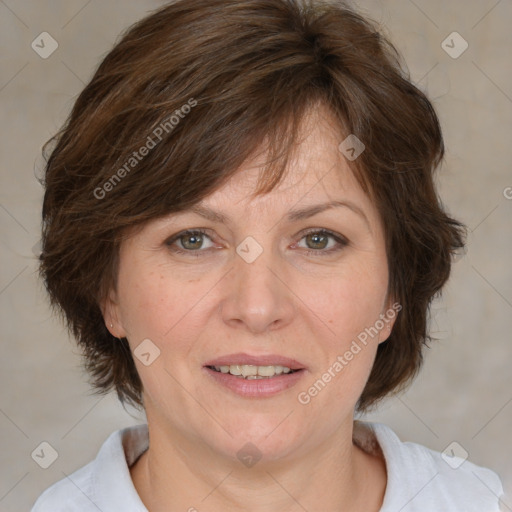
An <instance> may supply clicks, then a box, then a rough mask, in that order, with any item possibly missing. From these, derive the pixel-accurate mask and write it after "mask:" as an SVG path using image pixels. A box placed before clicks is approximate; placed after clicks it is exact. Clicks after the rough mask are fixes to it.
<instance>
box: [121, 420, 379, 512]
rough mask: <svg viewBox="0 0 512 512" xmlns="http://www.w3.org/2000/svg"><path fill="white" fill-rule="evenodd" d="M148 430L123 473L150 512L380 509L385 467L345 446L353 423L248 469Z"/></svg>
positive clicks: (183, 438)
mask: <svg viewBox="0 0 512 512" xmlns="http://www.w3.org/2000/svg"><path fill="white" fill-rule="evenodd" d="M148 424H149V425H150V427H149V437H150V447H149V449H148V450H147V451H146V452H145V453H144V454H143V455H142V456H141V457H140V459H139V460H138V461H137V463H136V464H135V465H134V466H132V468H131V469H130V471H131V475H132V479H133V482H134V485H135V488H136V489H137V491H138V493H139V495H140V497H141V499H142V501H143V503H144V504H145V506H146V508H147V509H148V510H149V511H150V512H159V511H164V510H165V511H167V510H184V511H190V512H195V511H201V510H205V509H207V510H210V511H219V512H220V511H223V512H225V511H235V510H236V511H238V510H245V511H247V512H257V511H258V512H259V511H261V510H265V511H268V512H277V511H279V512H295V511H301V512H302V511H304V510H307V511H309V512H316V511H320V510H322V511H323V510H340V511H341V510H343V511H344V512H352V511H354V512H355V511H362V510H364V511H365V512H373V511H378V510H379V509H380V506H381V504H382V500H383V496H384V491H385V483H386V473H385V471H386V470H385V463H384V461H383V460H382V459H381V458H380V457H376V456H372V455H369V454H366V453H365V452H363V451H362V450H360V449H359V448H358V447H356V446H355V445H354V444H353V443H352V431H353V430H352V429H353V423H352V421H350V422H347V424H346V425H345V426H344V427H343V428H340V429H339V430H337V431H336V432H334V433H333V434H332V436H330V437H329V438H328V439H326V440H325V441H324V442H323V443H322V444H321V445H317V446H315V448H314V449H311V450H309V451H307V452H303V453H300V455H293V456H292V455H290V456H288V457H284V458H282V459H277V460H264V459H262V460H260V461H258V462H257V463H256V464H255V465H254V466H252V467H244V465H243V464H241V463H240V461H239V460H238V459H236V458H235V459H233V458H228V457H223V456H221V455H219V454H218V453H216V452H214V451H213V450H212V449H211V448H210V447H208V446H205V445H202V444H201V442H200V440H197V439H191V438H189V437H187V436H186V435H185V436H184V435H180V434H179V433H178V432H172V435H170V433H169V431H168V430H164V429H161V428H159V426H158V423H156V426H154V425H155V423H153V422H148ZM155 447H158V448H155Z"/></svg>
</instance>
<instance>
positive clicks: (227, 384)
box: [203, 358, 306, 398]
mask: <svg viewBox="0 0 512 512" xmlns="http://www.w3.org/2000/svg"><path fill="white" fill-rule="evenodd" d="M285 359H286V358H285ZM219 361H225V359H219ZM288 361H290V360H289V359H288ZM208 366H219V365H217V364H215V365H208ZM208 366H204V367H203V371H205V372H206V374H207V376H208V377H210V378H211V379H213V381H214V382H215V383H217V384H219V385H221V386H222V387H224V388H227V389H228V390H230V391H231V392H233V393H235V394H236V395H238V396H241V397H244V398H267V397H271V396H274V395H277V394H278V393H281V392H283V391H285V390H287V389H289V388H291V387H292V386H294V385H295V384H297V382H298V381H299V380H300V379H302V377H303V376H304V374H305V373H306V370H305V369H300V370H297V371H295V372H293V373H287V374H281V375H275V376H274V377H269V378H267V379H253V380H246V379H242V378H240V377H236V376H235V375H231V374H230V373H221V372H217V371H215V370H212V369H211V368H208ZM261 366H263V364H262V365H261ZM284 366H286V365H284Z"/></svg>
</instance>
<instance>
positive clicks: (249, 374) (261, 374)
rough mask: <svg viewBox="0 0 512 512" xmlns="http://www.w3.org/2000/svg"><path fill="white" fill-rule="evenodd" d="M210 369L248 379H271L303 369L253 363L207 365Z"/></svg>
mask: <svg viewBox="0 0 512 512" xmlns="http://www.w3.org/2000/svg"><path fill="white" fill-rule="evenodd" d="M207 368H209V369H210V370H213V371H216V372H219V373H229V374H230V375H233V376H234V377H238V378H240V379H246V380H257V379H271V378H272V377H274V376H275V375H283V374H284V375H288V374H290V373H295V372H300V371H301V370H300V369H298V370H292V369H291V368H289V367H288V366H281V365H275V366H274V365H272V366H268V365H266V366H255V365H252V364H231V365H221V366H207Z"/></svg>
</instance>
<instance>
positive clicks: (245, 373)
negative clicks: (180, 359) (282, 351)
mask: <svg viewBox="0 0 512 512" xmlns="http://www.w3.org/2000/svg"><path fill="white" fill-rule="evenodd" d="M203 368H204V370H205V371H206V373H207V374H208V376H209V377H210V378H212V379H213V381H214V382H215V383H216V384H218V385H220V386H221V387H223V388H225V389H228V390H229V391H230V392H234V393H235V394H237V395H238V396H242V397H245V398H264V397H270V396H273V395H276V394H278V393H280V392H282V391H285V390H287V389H289V388H291V387H292V386H294V385H295V384H296V383H297V382H298V381H299V380H300V379H301V378H302V376H303V375H304V374H305V373H306V371H307V368H306V367H305V366H304V365H303V364H302V363H300V362H298V361H296V360H294V359H290V358H287V357H282V356H277V355H266V356H251V355H248V354H232V355H230V356H225V357H221V358H218V359H215V360H213V361H208V362H207V363H206V364H205V365H204V367H203Z"/></svg>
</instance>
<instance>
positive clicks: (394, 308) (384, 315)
mask: <svg viewBox="0 0 512 512" xmlns="http://www.w3.org/2000/svg"><path fill="white" fill-rule="evenodd" d="M401 309H402V305H401V304H400V303H399V302H398V301H397V300H395V298H394V297H392V296H389V297H388V298H387V299H386V302H385V305H384V308H383V310H382V312H381V314H380V317H379V320H381V322H382V323H383V324H384V325H383V326H382V329H379V344H380V343H384V342H385V341H386V340H387V339H388V338H389V336H390V335H391V331H392V330H393V326H394V325H395V321H396V318H397V316H398V313H399V311H400V310H401Z"/></svg>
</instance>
